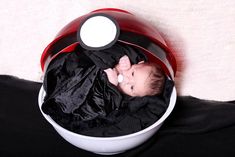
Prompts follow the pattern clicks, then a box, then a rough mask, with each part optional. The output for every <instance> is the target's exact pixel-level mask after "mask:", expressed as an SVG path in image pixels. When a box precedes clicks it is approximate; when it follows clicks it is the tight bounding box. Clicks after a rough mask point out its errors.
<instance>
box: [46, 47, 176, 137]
mask: <svg viewBox="0 0 235 157" xmlns="http://www.w3.org/2000/svg"><path fill="white" fill-rule="evenodd" d="M124 55H128V57H129V58H130V60H131V63H132V64H137V63H138V62H139V61H142V60H143V61H147V58H146V57H145V55H144V54H143V53H142V52H141V51H140V50H139V49H136V48H132V47H130V46H127V45H124V44H121V43H117V44H115V45H114V46H112V47H111V48H109V49H105V50H100V51H88V50H84V49H83V48H81V47H80V46H78V47H77V48H76V49H75V50H74V51H73V52H71V53H62V54H60V55H58V56H57V58H55V59H54V60H53V61H52V62H51V63H50V64H49V66H48V68H47V70H46V73H45V79H44V83H43V87H44V89H45V91H46V97H45V99H44V103H43V105H42V110H43V112H44V113H46V114H48V115H50V116H51V117H52V119H54V120H55V121H56V122H57V123H58V124H59V125H61V126H62V127H64V128H66V129H68V130H71V131H73V132H76V133H79V134H84V135H90V136H99V137H110V136H112V137H113V136H120V135H126V134H130V133H134V132H137V131H140V130H142V129H144V128H146V127H148V126H150V125H151V124H153V123H154V122H156V121H157V120H158V119H159V118H160V117H161V116H162V115H163V114H164V112H165V111H166V109H167V107H168V104H169V98H170V96H171V91H172V88H173V86H174V83H173V82H172V81H171V80H169V79H166V84H165V88H164V90H163V92H162V94H160V95H155V96H145V97H130V96H127V95H125V94H122V93H120V91H119V90H118V89H117V88H116V87H115V86H114V85H112V84H111V83H109V81H108V78H107V75H106V73H105V72H104V71H103V70H104V69H107V68H113V67H114V66H115V65H116V64H117V63H118V61H119V59H120V58H121V57H122V56H124Z"/></svg>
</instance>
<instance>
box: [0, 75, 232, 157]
mask: <svg viewBox="0 0 235 157" xmlns="http://www.w3.org/2000/svg"><path fill="white" fill-rule="evenodd" d="M40 87H41V83H37V82H31V81H27V80H22V79H18V78H15V77H12V76H6V75H1V76H0V156H1V157H5V156H17V157H18V156H24V157H27V156H30V157H31V156H66V157H68V156H79V157H83V156H84V157H88V156H89V157H96V156H97V157H98V156H101V155H96V154H93V153H90V152H87V151H84V150H81V149H79V148H76V147H75V146H73V145H71V144H69V143H68V142H66V141H65V140H64V139H63V138H62V137H60V135H58V133H57V132H56V131H55V130H54V129H53V128H52V126H51V125H50V124H49V123H48V122H47V121H46V120H45V119H44V118H43V116H42V115H41V113H40V111H39V107H38V103H37V97H38V92H39V89H40ZM202 90H203V89H202ZM115 156H121V157H132V156H139V157H147V156H160V157H165V156H166V157H168V156H174V157H178V156H179V157H183V156H190V157H193V156H195V157H196V156H197V157H198V156H213V157H220V156H226V157H229V156H231V157H234V156H235V101H230V102H219V101H208V100H201V99H197V98H194V97H190V96H184V97H182V96H181V97H177V103H176V107H175V109H174V110H173V112H172V114H171V115H170V117H169V118H168V119H167V120H166V122H165V123H164V125H163V126H162V127H161V128H160V130H159V131H158V132H157V133H156V134H155V135H154V136H153V137H152V138H151V139H150V140H148V141H147V142H146V143H144V144H142V145H141V146H139V147H137V148H134V149H132V150H129V151H127V152H125V153H123V154H118V155H115Z"/></svg>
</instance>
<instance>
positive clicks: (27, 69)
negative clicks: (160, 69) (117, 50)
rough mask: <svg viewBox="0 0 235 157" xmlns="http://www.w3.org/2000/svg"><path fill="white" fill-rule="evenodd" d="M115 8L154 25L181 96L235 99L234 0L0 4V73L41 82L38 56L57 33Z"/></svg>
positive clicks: (6, 1) (26, 1) (61, 0)
mask: <svg viewBox="0 0 235 157" xmlns="http://www.w3.org/2000/svg"><path fill="white" fill-rule="evenodd" d="M105 7H117V8H120V9H124V10H128V11H130V12H132V13H133V14H135V15H136V16H139V17H141V18H145V19H146V20H148V21H149V22H150V23H152V24H153V25H155V26H156V27H157V28H158V29H159V30H160V32H161V33H162V34H163V35H164V37H165V38H166V40H167V41H168V42H169V44H170V45H171V47H173V49H174V51H175V52H176V55H177V58H178V64H179V67H178V69H179V71H178V73H177V76H176V84H177V90H178V93H179V94H180V95H192V96H196V97H199V98H205V99H213V100H235V68H234V67H235V1H234V0H227V1H223V0H207V1H205V0H197V1H195V0H180V1H175V0H148V1H146V0H138V1H131V0H112V1H110V0H96V1H94V0H58V1H55V0H47V1H46V0H45V1H43V0H33V1H32V0H20V1H18V0H1V3H0V19H1V20H0V74H9V75H14V76H17V77H19V78H23V79H27V80H33V81H40V82H41V81H42V80H41V75H42V72H41V69H40V56H41V53H42V52H43V49H44V48H45V47H46V46H47V44H49V43H50V42H51V41H52V40H53V39H54V37H55V35H56V34H57V33H58V31H59V30H60V29H61V28H62V27H63V26H65V25H66V24H67V23H69V22H70V21H71V20H73V19H75V18H77V17H78V16H81V15H83V14H86V13H88V12H90V11H92V10H94V9H99V8H105Z"/></svg>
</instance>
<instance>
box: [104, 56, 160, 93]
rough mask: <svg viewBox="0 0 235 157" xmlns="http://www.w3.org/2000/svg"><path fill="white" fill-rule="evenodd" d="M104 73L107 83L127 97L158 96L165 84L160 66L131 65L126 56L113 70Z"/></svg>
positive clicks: (152, 64) (148, 64)
mask: <svg viewBox="0 0 235 157" xmlns="http://www.w3.org/2000/svg"><path fill="white" fill-rule="evenodd" d="M104 71H105V73H106V74H107V76H108V80H109V82H110V83H112V84H113V85H115V86H117V88H118V89H119V90H120V91H121V92H123V93H125V94H127V95H129V96H139V97H142V96H147V95H157V94H160V93H161V92H162V90H163V87H164V83H165V75H164V74H163V72H162V69H161V68H160V66H158V65H156V64H154V63H145V62H144V61H141V62H139V63H138V64H133V65H131V62H130V59H129V58H128V56H127V55H125V56H123V57H121V58H120V60H119V63H118V64H117V65H116V66H115V67H114V68H113V69H111V68H109V69H106V70H104Z"/></svg>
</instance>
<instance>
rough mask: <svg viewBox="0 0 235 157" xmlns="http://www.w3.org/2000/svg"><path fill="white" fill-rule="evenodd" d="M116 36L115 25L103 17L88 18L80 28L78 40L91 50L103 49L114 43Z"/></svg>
mask: <svg viewBox="0 0 235 157" xmlns="http://www.w3.org/2000/svg"><path fill="white" fill-rule="evenodd" d="M116 35H117V27H116V25H115V23H114V22H113V21H112V20H110V19H109V18H107V17H104V16H94V17H91V18H89V19H88V20H86V21H85V22H84V24H83V25H82V26H81V30H80V38H81V40H82V42H83V43H84V44H85V45H86V46H88V47H92V48H99V47H104V46H106V45H108V44H110V43H111V42H112V41H114V39H115V37H116Z"/></svg>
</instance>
